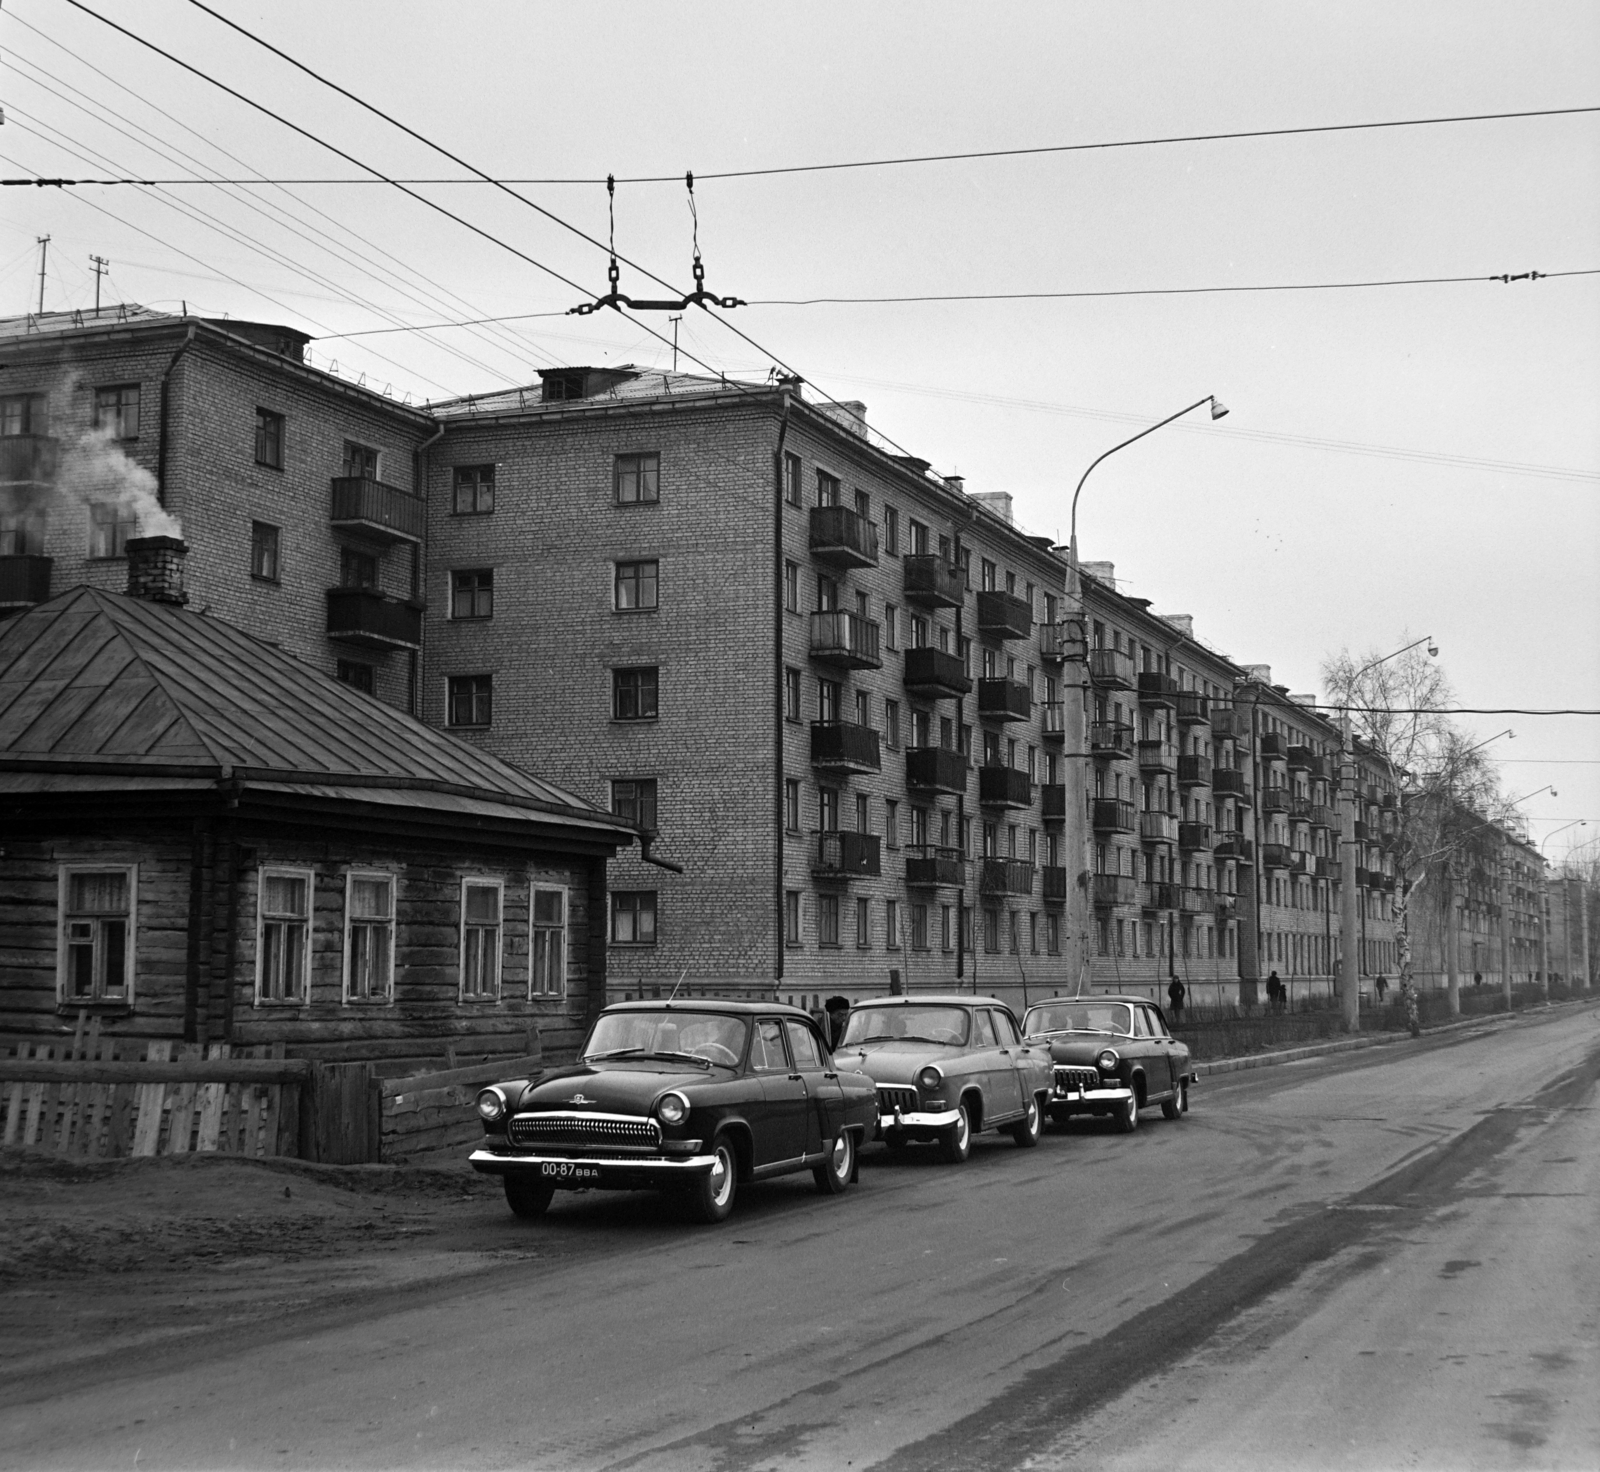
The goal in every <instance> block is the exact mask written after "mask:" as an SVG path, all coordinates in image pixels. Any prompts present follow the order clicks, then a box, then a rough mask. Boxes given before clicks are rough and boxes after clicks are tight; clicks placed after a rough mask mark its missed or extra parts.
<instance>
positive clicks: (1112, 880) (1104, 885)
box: [1094, 874, 1139, 910]
mask: <svg viewBox="0 0 1600 1472" xmlns="http://www.w3.org/2000/svg"><path fill="white" fill-rule="evenodd" d="M1094 902H1095V906H1096V908H1097V909H1102V910H1104V909H1110V908H1112V907H1114V906H1117V905H1136V904H1138V903H1139V881H1138V880H1137V879H1130V878H1129V877H1128V876H1127V875H1126V874H1096V875H1095V876H1094Z"/></svg>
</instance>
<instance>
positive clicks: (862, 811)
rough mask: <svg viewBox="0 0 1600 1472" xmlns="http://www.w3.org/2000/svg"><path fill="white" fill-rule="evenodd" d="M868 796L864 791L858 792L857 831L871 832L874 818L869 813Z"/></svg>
mask: <svg viewBox="0 0 1600 1472" xmlns="http://www.w3.org/2000/svg"><path fill="white" fill-rule="evenodd" d="M867 803H868V798H867V794H866V793H864V792H858V793H856V832H857V833H871V832H872V819H871V817H870V816H869V813H868V807H867Z"/></svg>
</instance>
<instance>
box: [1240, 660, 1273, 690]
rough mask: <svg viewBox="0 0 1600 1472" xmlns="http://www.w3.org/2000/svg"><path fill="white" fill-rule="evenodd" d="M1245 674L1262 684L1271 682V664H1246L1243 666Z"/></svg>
mask: <svg viewBox="0 0 1600 1472" xmlns="http://www.w3.org/2000/svg"><path fill="white" fill-rule="evenodd" d="M1243 669H1244V672H1245V674H1247V675H1249V676H1250V678H1251V679H1252V680H1255V681H1257V682H1258V683H1259V684H1262V685H1270V684H1271V683H1272V666H1271V665H1270V664H1247V665H1244V666H1243Z"/></svg>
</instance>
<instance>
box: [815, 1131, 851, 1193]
mask: <svg viewBox="0 0 1600 1472" xmlns="http://www.w3.org/2000/svg"><path fill="white" fill-rule="evenodd" d="M855 1166H856V1142H855V1137H854V1136H853V1135H852V1134H851V1133H850V1132H849V1131H848V1130H840V1131H839V1133H838V1134H837V1135H835V1136H834V1139H833V1144H832V1146H831V1147H830V1148H829V1150H828V1158H827V1159H826V1160H825V1161H823V1162H822V1164H821V1165H819V1166H817V1167H816V1169H815V1170H813V1171H812V1172H811V1176H812V1179H813V1180H815V1181H816V1183H817V1189H818V1190H819V1191H821V1192H823V1193H824V1194H825V1195H828V1196H837V1195H838V1194H839V1193H840V1192H841V1191H843V1190H844V1188H845V1187H846V1186H848V1185H849V1184H850V1173H851V1172H852V1171H853V1170H854V1169H855Z"/></svg>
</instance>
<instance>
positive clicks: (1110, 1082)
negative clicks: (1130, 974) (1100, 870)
mask: <svg viewBox="0 0 1600 1472" xmlns="http://www.w3.org/2000/svg"><path fill="white" fill-rule="evenodd" d="M1022 1029H1023V1031H1024V1032H1025V1033H1026V1034H1027V1035H1028V1038H1029V1041H1031V1042H1034V1043H1037V1044H1041V1045H1044V1046H1047V1047H1048V1048H1049V1051H1050V1058H1051V1065H1052V1068H1051V1072H1052V1080H1051V1089H1050V1098H1049V1102H1048V1104H1047V1105H1046V1108H1047V1109H1048V1110H1049V1114H1050V1118H1051V1119H1053V1120H1056V1121H1058V1122H1060V1121H1063V1120H1066V1119H1070V1118H1071V1117H1072V1116H1073V1115H1074V1114H1099V1115H1111V1116H1112V1117H1113V1118H1114V1119H1115V1120H1116V1121H1117V1123H1118V1125H1120V1126H1121V1128H1122V1129H1124V1130H1132V1129H1134V1128H1136V1127H1137V1126H1138V1123H1139V1111H1140V1110H1141V1109H1143V1108H1144V1107H1145V1106H1146V1105H1147V1104H1159V1105H1160V1106H1161V1112H1162V1114H1164V1115H1165V1116H1166V1117H1167V1118H1168V1119H1178V1118H1179V1117H1180V1116H1182V1115H1184V1114H1187V1113H1188V1111H1189V1088H1190V1086H1191V1085H1192V1084H1193V1083H1194V1081H1195V1071H1194V1062H1193V1060H1192V1059H1191V1058H1190V1057H1189V1048H1188V1045H1187V1044H1186V1043H1180V1042H1179V1041H1178V1040H1177V1039H1176V1038H1175V1037H1173V1036H1172V1033H1171V1032H1170V1031H1169V1030H1168V1028H1167V1019H1166V1018H1165V1017H1164V1016H1163V1015H1162V1012H1161V1009H1160V1008H1159V1007H1158V1006H1156V1004H1155V1003H1154V1002H1147V1001H1145V1000H1144V999H1143V998H1142V997H1080V998H1074V999H1066V998H1060V997H1057V998H1052V999H1051V1000H1050V1001H1048V1002H1039V1003H1037V1004H1035V1005H1034V1006H1032V1007H1030V1008H1028V1011H1027V1013H1026V1015H1025V1016H1024V1017H1023V1019H1022Z"/></svg>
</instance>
